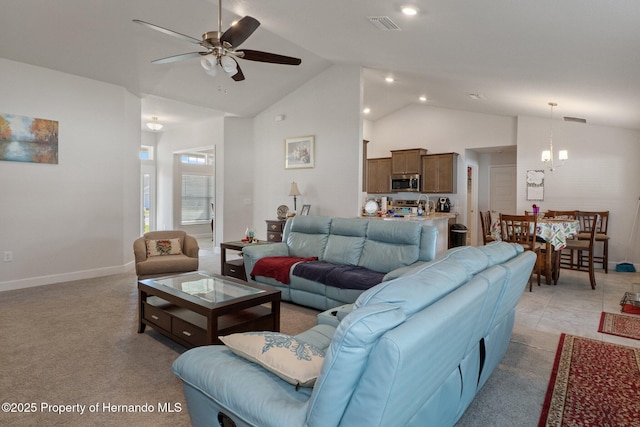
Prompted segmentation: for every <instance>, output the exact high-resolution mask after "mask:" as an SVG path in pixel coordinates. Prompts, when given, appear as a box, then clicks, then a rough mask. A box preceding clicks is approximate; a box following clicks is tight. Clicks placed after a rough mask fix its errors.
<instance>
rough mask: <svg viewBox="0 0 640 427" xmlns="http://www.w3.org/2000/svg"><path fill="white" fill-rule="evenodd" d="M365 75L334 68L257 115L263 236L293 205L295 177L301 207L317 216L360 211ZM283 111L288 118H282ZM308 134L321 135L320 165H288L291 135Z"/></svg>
mask: <svg viewBox="0 0 640 427" xmlns="http://www.w3.org/2000/svg"><path fill="white" fill-rule="evenodd" d="M360 73H361V70H360V68H359V67H356V66H346V65H345V66H333V67H331V68H330V69H328V70H327V71H325V72H323V73H321V74H320V75H318V76H317V77H315V78H314V79H312V80H311V81H309V82H307V83H306V84H305V85H303V86H302V87H300V88H299V89H297V90H296V91H295V92H293V93H291V94H290V95H288V96H287V97H285V98H284V99H282V100H281V101H279V102H277V103H275V104H274V105H272V106H271V107H269V108H268V109H266V110H265V111H263V112H262V113H260V114H259V115H258V116H256V118H255V121H254V137H253V139H254V158H253V174H254V191H253V195H254V197H253V200H254V205H253V212H254V214H253V221H254V224H253V225H254V226H255V228H256V234H257V236H258V238H259V239H264V238H266V224H265V222H264V221H265V220H268V219H275V218H276V210H277V208H278V206H279V205H287V206H289V209H293V198H292V197H289V196H288V194H289V187H290V185H291V182H292V181H296V182H297V183H298V188H299V189H300V192H301V193H302V196H301V197H298V200H297V207H298V211H299V210H300V209H301V207H302V205H303V204H310V205H311V211H310V214H311V215H328V216H342V217H349V216H351V217H353V216H357V215H359V213H360V201H359V198H360V196H361V192H360V189H361V188H362V161H361V153H362V122H361V119H360V111H361V107H362V91H361V87H360V85H361V83H360V81H361V80H360ZM277 115H284V116H285V120H282V121H276V120H275V117H276V116H277ZM304 135H315V167H314V168H312V169H285V167H284V140H285V138H288V137H297V136H304ZM227 167H229V165H227Z"/></svg>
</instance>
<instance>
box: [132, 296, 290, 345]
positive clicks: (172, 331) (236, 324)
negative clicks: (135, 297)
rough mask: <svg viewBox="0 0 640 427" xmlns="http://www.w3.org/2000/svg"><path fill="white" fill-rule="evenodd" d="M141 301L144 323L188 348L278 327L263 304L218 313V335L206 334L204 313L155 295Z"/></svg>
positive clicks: (217, 342)
mask: <svg viewBox="0 0 640 427" xmlns="http://www.w3.org/2000/svg"><path fill="white" fill-rule="evenodd" d="M142 304H143V305H142V312H143V317H142V323H143V324H145V325H149V326H150V327H152V328H153V329H154V330H156V331H157V332H159V333H161V334H162V335H165V336H166V337H168V338H170V339H172V340H174V341H176V342H177V343H179V344H181V345H183V346H185V347H188V348H190V347H197V346H202V345H210V344H220V340H218V336H219V335H223V336H224V335H229V334H234V333H237V332H247V331H273V330H276V329H278V328H274V316H273V313H272V312H271V310H270V309H269V308H267V307H264V306H257V307H251V308H247V309H244V310H241V311H237V312H233V313H229V314H224V315H222V316H219V317H218V331H217V334H216V333H213V331H212V333H211V334H207V318H206V316H203V315H201V314H198V313H194V312H193V311H191V310H188V309H186V308H182V307H178V306H176V305H173V304H171V303H170V302H168V301H165V300H163V299H161V298H158V297H148V298H147V300H146V301H144V302H143V303H142ZM143 329H144V328H143ZM142 332H144V330H143V331H142Z"/></svg>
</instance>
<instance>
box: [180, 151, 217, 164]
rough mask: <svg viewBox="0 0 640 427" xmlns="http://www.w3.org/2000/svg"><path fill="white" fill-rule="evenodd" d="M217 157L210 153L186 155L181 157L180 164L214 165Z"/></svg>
mask: <svg viewBox="0 0 640 427" xmlns="http://www.w3.org/2000/svg"><path fill="white" fill-rule="evenodd" d="M214 159H215V157H214V156H213V155H212V154H208V153H184V154H181V155H180V163H184V164H188V165H213V161H214Z"/></svg>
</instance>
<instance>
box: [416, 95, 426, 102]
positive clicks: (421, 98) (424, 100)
mask: <svg viewBox="0 0 640 427" xmlns="http://www.w3.org/2000/svg"><path fill="white" fill-rule="evenodd" d="M418 99H419V100H420V102H427V97H426V96H424V95H422V96H421V97H420V98H418Z"/></svg>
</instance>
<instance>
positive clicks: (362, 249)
mask: <svg viewBox="0 0 640 427" xmlns="http://www.w3.org/2000/svg"><path fill="white" fill-rule="evenodd" d="M437 239H438V229H437V228H436V227H434V226H430V225H422V224H419V223H417V222H409V221H406V222H401V221H384V220H370V219H365V218H331V217H326V216H295V217H293V218H290V219H289V220H288V221H287V223H286V224H285V227H284V231H283V235H282V242H278V243H274V244H270V245H256V246H248V247H245V248H244V249H243V251H242V253H243V257H244V266H245V271H246V273H247V279H248V280H249V281H250V282H256V283H260V284H263V285H269V286H273V287H275V288H276V289H279V290H280V291H281V292H282V300H283V301H292V302H294V303H296V304H300V305H305V306H308V307H313V308H317V309H319V310H326V309H329V308H333V307H337V306H340V305H342V304H345V303H353V302H354V301H355V300H356V299H357V298H358V296H360V294H361V293H362V292H363V290H361V289H348V288H347V289H345V288H339V287H333V286H326V285H324V284H322V283H319V282H318V281H314V280H309V279H305V278H303V277H299V276H296V275H294V274H291V275H290V278H291V283H289V284H287V285H285V284H283V283H281V282H279V281H277V280H276V279H274V278H271V277H264V276H255V280H254V279H252V278H251V272H252V271H253V267H254V265H255V264H256V262H258V260H259V259H261V258H264V257H272V256H294V257H301V258H309V257H318V259H319V260H320V261H327V262H329V263H332V264H343V265H354V266H360V267H365V268H367V269H369V270H372V271H376V272H381V273H386V274H385V276H384V278H383V280H385V281H386V280H390V279H392V278H395V277H398V276H400V275H401V274H402V273H403V272H405V271H407V269H409V268H411V267H414V266H417V265H421V264H423V263H425V262H427V261H431V260H433V259H434V258H435V256H436V242H437ZM293 270H294V267H292V268H291V271H293Z"/></svg>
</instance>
